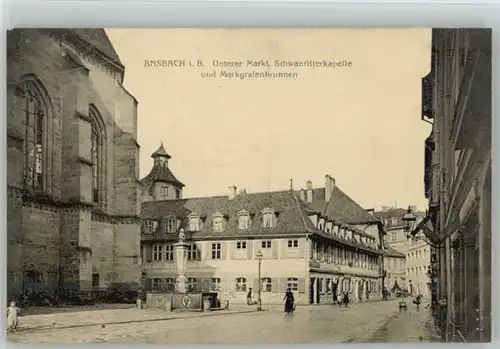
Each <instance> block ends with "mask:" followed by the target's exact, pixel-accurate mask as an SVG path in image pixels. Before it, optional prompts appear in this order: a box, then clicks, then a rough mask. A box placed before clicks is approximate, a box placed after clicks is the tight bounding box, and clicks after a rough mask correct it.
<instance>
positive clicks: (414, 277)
mask: <svg viewBox="0 0 500 349" xmlns="http://www.w3.org/2000/svg"><path fill="white" fill-rule="evenodd" d="M430 250H431V247H430V245H429V244H428V243H427V242H426V241H425V238H423V237H422V236H420V234H419V235H417V236H415V238H414V239H410V242H409V246H408V249H407V250H406V268H405V269H406V282H407V289H408V291H409V292H410V294H414V295H418V294H420V295H423V296H428V295H429V294H430V283H429V276H428V274H427V272H428V268H429V265H430V262H431V252H430Z"/></svg>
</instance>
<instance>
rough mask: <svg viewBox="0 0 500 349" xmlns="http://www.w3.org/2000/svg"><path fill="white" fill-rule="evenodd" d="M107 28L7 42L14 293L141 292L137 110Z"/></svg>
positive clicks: (30, 33) (17, 34)
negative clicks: (124, 80) (127, 89)
mask: <svg viewBox="0 0 500 349" xmlns="http://www.w3.org/2000/svg"><path fill="white" fill-rule="evenodd" d="M124 71H125V68H124V66H123V64H122V63H121V62H120V59H119V57H118V55H117V54H116V52H115V50H114V48H113V45H112V44H111V42H110V41H109V39H108V37H107V35H106V33H105V31H104V29H15V30H11V31H9V32H8V34H7V195H8V197H7V218H8V219H7V251H8V253H7V291H8V297H9V299H12V298H14V297H19V296H20V295H22V294H33V293H40V292H44V293H48V294H49V295H52V294H54V293H56V292H57V293H58V296H60V297H63V296H75V295H82V296H85V297H88V296H90V295H96V293H108V292H110V291H111V292H113V291H134V290H137V287H138V285H139V282H140V264H139V262H140V261H139V255H140V227H141V222H140V219H139V213H140V212H139V211H140V198H139V195H138V185H137V177H138V173H139V156H138V151H139V145H138V144H137V141H136V140H137V101H136V100H135V99H134V97H133V96H132V95H131V94H130V93H128V92H127V91H126V90H125V88H124V87H123V85H122V83H123V77H124Z"/></svg>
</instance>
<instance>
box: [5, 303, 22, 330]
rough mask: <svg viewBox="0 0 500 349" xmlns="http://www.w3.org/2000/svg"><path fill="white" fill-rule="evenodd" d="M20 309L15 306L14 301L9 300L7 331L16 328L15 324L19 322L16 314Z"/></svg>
mask: <svg viewBox="0 0 500 349" xmlns="http://www.w3.org/2000/svg"><path fill="white" fill-rule="evenodd" d="M20 311H21V309H20V308H18V307H17V306H16V302H14V301H12V302H10V306H9V307H8V308H7V332H11V331H15V330H17V325H18V324H19V320H18V319H17V314H18V313H19V312H20Z"/></svg>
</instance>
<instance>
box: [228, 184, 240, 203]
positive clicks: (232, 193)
mask: <svg viewBox="0 0 500 349" xmlns="http://www.w3.org/2000/svg"><path fill="white" fill-rule="evenodd" d="M237 189H238V188H236V186H235V185H233V186H231V187H229V195H228V196H229V200H233V199H234V198H235V197H236V190H237Z"/></svg>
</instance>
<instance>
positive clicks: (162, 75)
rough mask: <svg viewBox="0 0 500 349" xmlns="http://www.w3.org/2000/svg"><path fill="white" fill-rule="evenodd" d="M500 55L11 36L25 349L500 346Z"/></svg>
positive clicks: (15, 329)
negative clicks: (495, 75)
mask: <svg viewBox="0 0 500 349" xmlns="http://www.w3.org/2000/svg"><path fill="white" fill-rule="evenodd" d="M491 55H492V44H491V30H489V29H431V28H429V29H403V28H402V29H102V28H97V29H92V28H88V29H81V28H80V29H14V30H10V31H8V33H7V77H8V78H7V146H8V147H7V148H8V150H7V152H8V153H7V159H8V165H7V171H8V183H7V191H8V197H7V210H8V211H7V212H8V227H7V230H8V233H7V239H8V245H7V246H8V258H7V259H8V264H7V283H6V285H7V286H6V288H7V295H8V299H7V302H8V303H7V304H6V310H5V311H6V318H7V329H6V330H7V333H8V338H9V340H10V341H11V342H16V343H31V344H41V343H64V344H71V343H120V344H127V343H157V344H193V343H198V344H200V343H205V344H224V343H232V344H262V343H346V342H364V343H367V342H402V343H404V342H440V341H441V342H489V341H490V340H491V316H490V315H491V264H492V260H491V180H492V179H491V138H492V135H491V113H492V108H491V97H492V96H491V75H492V65H491ZM167 320H168V321H167Z"/></svg>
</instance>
